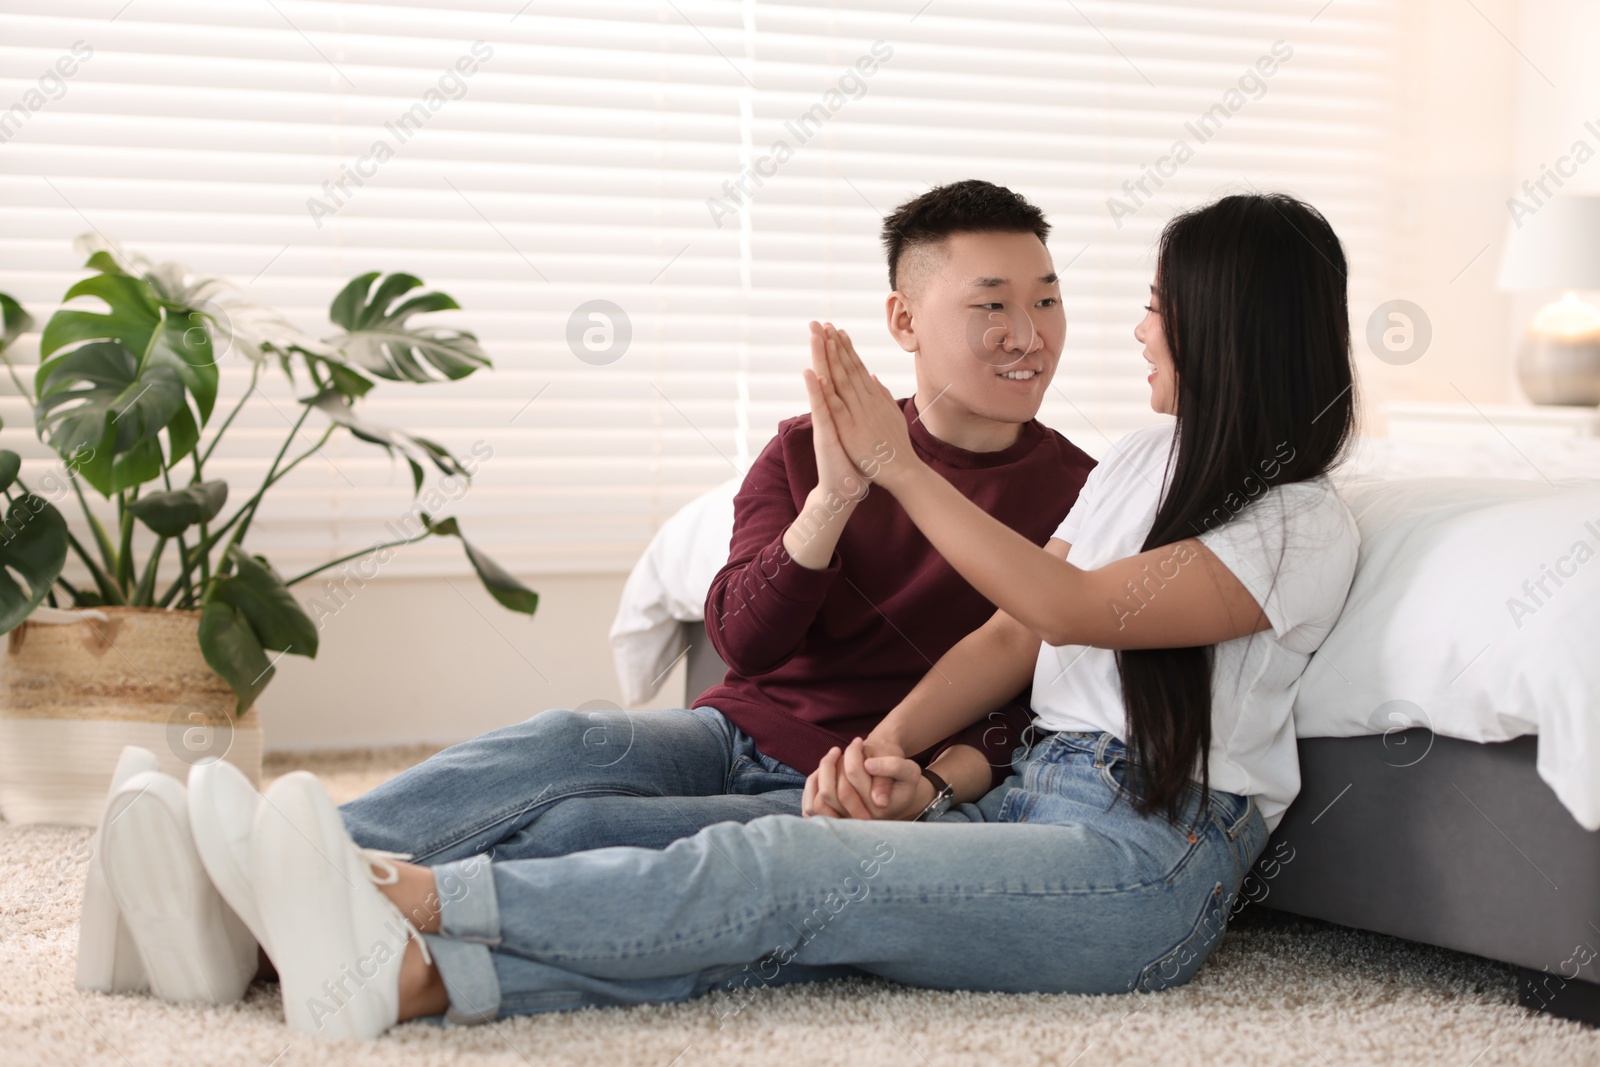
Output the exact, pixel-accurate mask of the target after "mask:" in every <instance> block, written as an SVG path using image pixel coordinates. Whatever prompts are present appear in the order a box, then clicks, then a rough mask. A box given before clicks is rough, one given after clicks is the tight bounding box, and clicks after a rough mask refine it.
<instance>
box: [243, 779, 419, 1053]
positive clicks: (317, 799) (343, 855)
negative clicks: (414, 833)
mask: <svg viewBox="0 0 1600 1067" xmlns="http://www.w3.org/2000/svg"><path fill="white" fill-rule="evenodd" d="M252 839H253V848H252V866H253V869H254V871H255V888H256V901H257V902H258V904H259V906H260V909H261V921H262V923H263V924H264V925H265V929H266V932H267V938H268V941H269V942H270V943H271V945H272V961H273V963H274V964H275V965H276V967H277V968H278V981H279V983H280V986H281V988H282V990H283V1013H284V1016H285V1017H286V1018H287V1020H288V1023H289V1025H290V1027H292V1028H293V1029H295V1030H298V1031H299V1032H301V1033H303V1034H310V1035H312V1036H314V1037H327V1038H367V1039H371V1038H375V1037H377V1036H378V1035H379V1034H381V1033H383V1032H384V1031H385V1030H387V1029H389V1027H391V1026H393V1025H395V1023H396V1022H397V1021H399V1018H400V963H401V960H402V959H403V958H404V956H405V949H406V942H407V941H408V940H409V939H410V938H411V937H413V936H415V937H416V938H417V944H418V945H420V946H422V955H423V958H424V959H425V960H428V962H430V963H431V962H432V956H431V955H430V954H429V953H428V947H427V943H426V942H424V941H423V940H422V937H421V935H420V934H418V933H417V930H416V928H415V927H414V926H412V925H411V923H410V922H408V921H407V920H406V918H405V917H404V916H403V915H401V913H400V910H399V909H398V908H397V907H395V905H394V904H392V903H391V902H390V901H389V898H388V897H386V896H384V895H383V893H382V892H380V891H379V890H378V887H377V885H375V884H374V883H377V884H378V885H388V884H391V883H393V882H394V881H395V880H396V879H397V878H398V877H399V872H398V871H397V870H396V869H395V867H394V865H393V864H392V863H391V862H389V861H390V860H393V859H406V858H409V857H407V856H404V855H401V854H399V853H394V852H384V851H382V850H379V849H364V848H361V847H359V846H358V845H357V844H356V843H355V842H354V841H353V840H351V838H350V835H349V834H348V833H347V832H346V831H345V828H344V820H343V819H342V818H341V817H340V815H339V809H338V808H336V807H335V806H334V803H333V801H332V800H330V799H329V797H328V794H327V792H326V791H325V790H324V789H323V788H322V783H321V782H319V781H318V780H317V778H316V776H315V775H313V774H311V773H309V772H307V771H294V772H292V773H290V774H286V775H284V776H283V777H282V778H279V779H278V780H277V781H276V782H274V783H273V784H272V787H271V788H270V789H268V790H267V795H266V802H265V803H264V804H262V805H261V807H260V809H259V810H258V811H257V813H256V824H255V833H254V834H253V835H252ZM375 870H376V872H378V873H374V871H375Z"/></svg>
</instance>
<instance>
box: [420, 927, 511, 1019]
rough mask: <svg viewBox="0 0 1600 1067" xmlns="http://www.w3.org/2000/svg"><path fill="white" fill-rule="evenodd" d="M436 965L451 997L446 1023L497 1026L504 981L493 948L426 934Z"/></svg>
mask: <svg viewBox="0 0 1600 1067" xmlns="http://www.w3.org/2000/svg"><path fill="white" fill-rule="evenodd" d="M422 936H423V938H424V939H425V940H426V941H427V942H428V951H429V952H431V953H432V954H433V965H434V967H436V968H438V971H439V977H440V979H441V980H443V982H444V989H445V992H446V993H447V994H448V995H449V997H450V1007H449V1009H448V1010H447V1011H446V1012H445V1016H444V1018H445V1022H447V1023H454V1024H456V1025H461V1026H474V1025H477V1024H479V1023H487V1022H493V1021H494V1020H495V1019H496V1018H498V1017H499V1015H500V978H499V976H498V975H496V974H495V970H494V960H493V958H492V957H491V956H490V953H489V946H488V945H482V944H479V943H477V942H475V941H452V940H451V939H450V938H448V937H441V936H440V935H438V934H423V935H422Z"/></svg>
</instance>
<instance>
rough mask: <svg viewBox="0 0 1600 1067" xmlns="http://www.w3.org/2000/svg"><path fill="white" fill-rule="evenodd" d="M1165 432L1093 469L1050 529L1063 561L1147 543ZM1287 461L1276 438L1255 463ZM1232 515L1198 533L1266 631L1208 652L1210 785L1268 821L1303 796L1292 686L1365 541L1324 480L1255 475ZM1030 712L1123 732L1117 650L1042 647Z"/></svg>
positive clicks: (1119, 555)
mask: <svg viewBox="0 0 1600 1067" xmlns="http://www.w3.org/2000/svg"><path fill="white" fill-rule="evenodd" d="M1175 426H1176V423H1167V424H1165V425H1162V426H1156V427H1150V428H1147V429H1142V430H1135V431H1134V432H1133V433H1130V434H1128V435H1127V436H1126V437H1124V438H1123V439H1122V440H1121V441H1119V442H1118V443H1117V444H1116V446H1115V447H1114V448H1113V449H1112V452H1111V454H1110V455H1108V456H1107V457H1106V458H1105V459H1104V460H1102V461H1101V462H1100V463H1099V464H1098V465H1097V466H1096V467H1095V468H1094V470H1093V471H1091V472H1090V474H1089V477H1088V480H1087V481H1086V482H1085V483H1084V485H1083V489H1082V491H1081V492H1080V493H1079V494H1078V500H1077V503H1076V504H1074V505H1073V508H1072V511H1071V512H1069V513H1068V514H1067V517H1066V518H1065V519H1064V520H1062V523H1061V526H1060V528H1059V529H1058V530H1057V531H1056V533H1055V536H1056V537H1058V538H1060V539H1061V540H1063V541H1066V542H1067V543H1069V544H1070V545H1071V546H1072V548H1071V550H1070V551H1069V552H1068V554H1067V560H1068V561H1069V562H1070V563H1072V564H1073V565H1074V566H1077V567H1082V568H1084V569H1086V570H1093V569H1096V568H1098V567H1103V566H1105V565H1106V564H1108V563H1111V562H1113V561H1115V560H1119V559H1124V558H1126V557H1128V556H1134V555H1138V554H1139V553H1140V552H1141V551H1143V545H1144V539H1145V537H1146V535H1148V534H1149V532H1150V526H1151V524H1152V523H1153V522H1154V521H1155V514H1156V505H1157V503H1158V500H1159V497H1160V494H1161V493H1162V492H1163V491H1164V488H1165V486H1166V484H1167V480H1168V477H1169V476H1170V473H1171V472H1170V468H1169V466H1168V462H1169V461H1168V450H1169V448H1170V446H1171V444H1172V437H1173V432H1174V427H1175ZM1287 455H1289V453H1288V451H1287V446H1285V448H1284V449H1282V450H1280V454H1279V457H1263V463H1269V462H1272V461H1273V460H1274V459H1275V458H1285V457H1286V456H1287ZM1172 461H1173V462H1175V461H1176V453H1173V456H1172ZM1258 469H1269V470H1270V468H1258ZM1228 513H1231V514H1232V516H1233V517H1232V518H1231V519H1227V520H1226V521H1221V517H1220V516H1219V521H1218V522H1216V523H1212V524H1208V526H1209V528H1208V529H1206V531H1205V532H1204V533H1202V534H1200V535H1199V539H1200V541H1201V543H1202V544H1204V545H1205V546H1206V547H1207V548H1209V549H1210V550H1211V551H1212V552H1213V553H1215V554H1216V556H1217V558H1218V559H1219V560H1221V561H1222V563H1223V564H1224V565H1225V566H1226V567H1227V568H1228V569H1229V570H1230V571H1232V572H1233V574H1234V576H1235V577H1237V578H1238V579H1239V580H1240V581H1241V582H1242V583H1243V584H1244V586H1245V588H1246V589H1248V590H1249V591H1250V593H1251V595H1253V596H1254V597H1255V599H1256V603H1258V604H1261V605H1263V607H1264V609H1265V612H1266V616H1267V619H1268V621H1269V622H1270V623H1271V628H1270V629H1266V630H1262V631H1261V632H1260V633H1256V634H1251V635H1249V636H1248V637H1238V638H1234V639H1233V640H1231V641H1224V642H1222V643H1220V644H1218V645H1217V646H1216V651H1215V653H1214V656H1213V667H1212V680H1211V693H1212V698H1211V699H1212V713H1211V716H1212V717H1211V737H1212V741H1211V757H1210V775H1211V787H1212V788H1214V789H1220V790H1223V791H1224V792H1228V793H1238V794H1240V795H1252V794H1253V795H1254V796H1255V797H1256V804H1257V806H1258V807H1259V808H1260V809H1261V814H1262V816H1263V817H1264V818H1265V819H1266V823H1267V827H1268V828H1269V829H1272V828H1275V827H1276V826H1277V825H1278V820H1279V818H1280V817H1281V816H1282V815H1283V811H1284V809H1285V808H1287V807H1288V806H1289V802H1290V801H1292V800H1293V799H1294V798H1295V794H1296V793H1298V792H1299V791H1300V762H1299V759H1298V757H1297V753H1296V749H1295V733H1294V722H1293V720H1292V718H1291V716H1290V709H1291V708H1292V706H1293V705H1294V695H1295V688H1296V686H1297V685H1298V684H1299V681H1300V673H1301V671H1302V670H1304V668H1305V665H1306V661H1307V660H1309V659H1310V658H1311V653H1313V652H1315V651H1316V649H1317V646H1318V645H1320V644H1321V643H1322V641H1323V638H1325V637H1327V635H1328V632H1329V631H1330V630H1332V629H1333V624H1334V622H1335V621H1336V620H1337V619H1338V618H1339V612H1340V611H1341V610H1342V609H1343V608H1344V601H1345V596H1346V595H1347V594H1348V593H1349V590H1350V581H1351V578H1352V577H1353V576H1354V574H1355V566H1356V551H1357V549H1358V548H1359V546H1360V543H1361V535H1360V533H1359V531H1358V530H1357V528H1356V523H1355V519H1354V518H1353V517H1352V516H1351V514H1350V509H1349V508H1347V507H1346V506H1345V504H1344V501H1343V500H1342V499H1340V497H1339V494H1338V492H1337V491H1336V490H1335V489H1334V488H1333V485H1332V483H1331V482H1330V481H1329V480H1328V478H1327V477H1326V476H1322V477H1318V478H1313V479H1309V480H1306V481H1301V482H1293V483H1290V484H1287V485H1279V486H1274V487H1272V488H1270V489H1264V486H1263V485H1262V483H1261V482H1259V481H1257V480H1253V479H1252V480H1251V481H1250V482H1249V483H1248V484H1246V485H1241V487H1240V490H1239V492H1238V494H1237V495H1236V496H1235V497H1231V498H1229V501H1228V502H1227V504H1226V511H1225V512H1224V514H1228ZM1280 552H1281V553H1282V564H1281V567H1280V565H1279V554H1280ZM1129 604H1130V605H1132V606H1135V607H1137V606H1138V601H1136V600H1133V599H1131V597H1130V600H1129ZM1033 710H1034V713H1035V715H1037V716H1038V725H1039V727H1040V728H1041V729H1046V730H1094V731H1105V732H1107V733H1110V734H1113V735H1114V736H1116V737H1117V738H1119V739H1121V740H1124V741H1125V740H1127V711H1126V708H1125V707H1124V705H1123V702H1122V683H1121V680H1120V678H1119V677H1118V675H1117V663H1116V653H1115V652H1113V651H1111V650H1110V649H1104V648H1091V647H1088V646H1085V645H1062V646H1059V647H1058V646H1055V645H1048V644H1046V645H1043V646H1041V647H1040V649H1039V662H1038V664H1037V666H1036V667H1035V668H1034V675H1033Z"/></svg>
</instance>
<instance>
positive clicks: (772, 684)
mask: <svg viewBox="0 0 1600 1067" xmlns="http://www.w3.org/2000/svg"><path fill="white" fill-rule="evenodd" d="M900 407H901V410H902V411H903V412H904V413H905V417H906V422H907V424H908V426H909V428H910V433H911V443H912V447H913V448H915V450H916V453H917V455H918V456H920V457H921V458H922V459H923V461H924V462H926V463H927V464H928V465H929V466H931V467H932V468H933V469H934V470H936V471H938V472H939V474H940V475H942V476H943V477H944V478H945V479H947V480H948V481H949V482H950V483H951V484H952V485H954V486H955V487H956V488H957V489H959V490H960V491H961V494H962V495H963V496H965V497H966V498H967V499H968V500H971V501H972V502H973V503H975V504H977V505H978V506H979V507H981V508H983V510H985V511H987V512H988V513H989V514H991V515H993V516H994V517H995V518H997V519H999V520H1000V521H1001V522H1003V523H1005V524H1006V525H1007V526H1009V527H1011V528H1012V529H1013V530H1016V531H1017V532H1018V533H1020V534H1022V535H1023V536H1024V537H1026V538H1028V540H1030V541H1032V542H1033V543H1034V544H1036V545H1040V546H1043V545H1044V543H1045V542H1046V541H1048V540H1049V539H1050V536H1051V535H1052V534H1054V533H1055V531H1056V528H1057V527H1058V526H1060V525H1061V520H1062V519H1064V518H1065V517H1066V515H1067V512H1068V511H1070V510H1071V508H1072V505H1073V502H1074V501H1076V500H1077V499H1078V490H1079V489H1081V488H1082V487H1083V482H1084V479H1085V478H1087V477H1088V476H1089V471H1090V470H1091V469H1093V467H1094V465H1095V461H1094V460H1093V459H1092V458H1091V457H1090V456H1088V455H1087V454H1086V453H1085V452H1083V450H1081V449H1079V448H1078V447H1077V446H1076V445H1074V444H1072V443H1071V442H1070V441H1068V440H1067V439H1066V438H1065V437H1062V436H1061V435H1060V434H1059V433H1056V432H1055V431H1054V430H1052V429H1050V428H1048V427H1046V426H1044V425H1042V424H1041V423H1040V422H1039V421H1038V420H1037V419H1033V420H1030V421H1028V422H1027V423H1025V424H1024V425H1023V426H1022V428H1021V433H1020V434H1019V436H1018V437H1017V441H1016V443H1015V444H1013V445H1011V446H1010V447H1009V448H1005V449H1002V450H1000V451H998V452H968V451H967V450H966V449H963V448H957V447H956V446H954V445H951V444H947V443H946V442H944V441H941V440H939V439H938V438H936V437H934V436H933V435H932V434H930V433H929V432H928V431H927V429H926V428H925V427H924V426H923V424H922V422H921V420H920V419H918V418H917V408H916V403H915V400H914V398H909V397H908V398H907V399H905V400H902V401H900ZM816 484H817V463H816V454H815V452H814V451H813V450H812V443H811V416H810V415H809V414H806V415H801V416H799V417H797V418H793V419H788V420H786V421H785V422H783V423H781V424H780V425H779V426H778V433H777V436H775V437H774V438H773V439H772V441H771V442H770V443H769V444H768V445H767V447H766V448H765V449H763V450H762V452H761V455H760V456H759V457H758V458H757V459H756V461H755V463H754V464H753V465H752V466H751V468H750V473H749V474H748V475H746V476H745V480H744V485H743V486H741V487H740V489H739V493H738V495H737V496H736V497H735V498H734V502H733V516H734V518H733V539H732V542H731V544H730V546H729V551H728V562H727V564H726V565H725V566H724V567H723V568H722V570H720V571H718V572H717V576H716V578H715V580H713V581H712V583H711V591H710V593H708V594H707V596H706V612H705V617H706V630H707V632H708V633H709V635H710V638H711V643H712V645H714V646H715V647H716V649H717V651H718V652H719V653H720V654H721V655H722V659H723V661H724V662H726V663H727V664H728V667H729V670H728V673H727V675H726V676H725V677H724V678H723V680H722V683H721V684H720V685H715V686H712V687H711V688H710V689H708V690H706V691H705V692H704V693H701V694H700V696H699V698H698V699H696V700H695V701H694V706H695V707H703V706H710V707H713V708H715V709H716V710H718V711H720V712H722V713H723V714H724V715H726V716H727V717H728V718H729V719H730V720H731V721H732V722H733V723H734V724H735V725H736V726H738V727H739V729H741V730H743V731H744V732H745V733H746V734H748V735H750V737H752V738H753V739H754V740H755V742H756V745H757V746H758V747H759V748H760V749H761V751H762V752H764V753H766V754H767V755H769V756H771V757H773V758H775V759H778V760H782V761H783V762H784V763H787V764H788V765H789V766H791V767H794V768H795V769H796V770H799V771H802V772H804V773H806V774H809V773H811V772H812V771H814V770H815V769H816V767H817V764H818V763H819V762H821V760H822V757H823V755H824V754H826V753H827V751H828V749H830V748H832V747H833V746H834V745H839V746H841V747H843V746H845V745H848V744H849V743H850V740H851V739H852V738H854V737H857V736H862V737H864V736H866V734H867V733H869V732H870V731H871V730H872V728H873V727H874V726H876V725H877V724H878V723H879V722H880V721H881V720H882V719H883V717H884V715H886V714H888V712H889V710H890V709H891V708H893V707H894V706H895V705H896V704H897V703H899V702H900V700H901V699H902V698H903V697H904V696H905V695H906V694H907V693H908V692H910V691H911V688H912V686H914V685H916V683H917V682H918V681H919V680H920V679H921V678H922V676H923V675H924V674H926V673H927V672H928V671H929V670H930V669H931V668H932V667H933V664H934V662H935V661H936V660H938V659H939V657H940V656H942V655H944V654H945V653H946V652H947V651H949V650H950V648H951V647H952V646H953V645H955V643H956V642H958V641H960V640H961V639H962V638H963V637H965V636H967V634H969V633H971V632H972V631H973V630H975V629H977V628H978V627H979V626H981V625H983V623H985V622H987V621H988V619H989V617H990V616H992V615H993V614H994V611H995V608H994V605H993V604H991V603H989V601H988V600H987V599H985V598H984V597H983V596H982V595H981V594H980V593H979V592H978V591H977V590H976V589H974V588H972V586H971V585H969V584H967V580H966V579H965V578H963V577H961V575H959V574H957V573H956V572H955V570H954V569H953V568H952V567H951V566H950V564H948V563H946V562H945V560H944V557H943V556H941V555H939V553H938V552H937V551H936V550H935V549H934V547H933V546H932V545H931V544H929V543H928V539H927V538H925V537H924V536H923V535H922V533H921V532H920V531H919V530H918V529H917V528H916V526H915V525H914V524H913V523H912V522H911V519H910V517H909V516H907V515H906V513H905V510H904V509H903V508H901V506H900V504H899V502H897V501H896V500H895V499H894V497H893V496H891V495H890V494H889V493H888V492H886V491H885V490H883V489H881V488H877V487H874V488H872V489H871V490H869V492H868V493H867V495H866V497H865V498H864V499H863V500H862V501H861V503H860V504H858V505H857V506H856V510H855V513H854V514H853V515H851V517H850V521H849V522H848V523H847V524H846V525H845V528H844V533H843V535H842V536H841V537H840V538H839V544H838V547H837V548H836V549H835V551H834V554H833V558H832V559H830V560H829V561H828V566H827V567H826V568H825V569H823V570H810V569H808V568H806V567H803V566H801V565H800V564H798V563H796V562H795V561H794V560H793V559H791V558H790V556H789V553H788V551H787V550H786V549H785V548H784V547H783V534H784V531H785V530H786V529H788V527H789V525H790V524H791V523H792V522H794V520H795V518H796V517H797V516H798V515H799V513H800V508H801V507H803V506H804V505H805V501H806V496H807V494H808V493H810V492H811V490H812V489H813V488H814V487H815V486H816ZM1031 719H1032V715H1031V712H1030V711H1029V710H1028V705H1027V692H1026V691H1024V693H1022V694H1021V695H1020V699H1017V700H1013V701H1012V702H1011V704H1009V705H1008V706H1007V707H1006V708H1004V709H1002V710H1001V711H1000V712H998V713H996V714H994V715H991V716H989V717H987V718H985V719H982V720H979V721H978V722H977V723H974V724H973V725H972V726H969V727H968V728H967V729H966V730H964V731H962V732H961V733H960V734H957V735H956V736H955V737H952V738H950V739H948V740H946V741H944V742H941V743H940V744H939V745H936V746H935V747H933V748H930V749H928V750H927V752H925V753H918V754H916V755H918V756H919V757H923V758H922V759H920V760H919V761H920V762H926V760H929V759H932V758H933V757H934V756H937V755H938V754H939V752H941V751H943V750H944V749H945V748H946V747H948V746H949V745H951V744H956V743H961V744H968V745H971V746H973V747H974V748H977V749H980V750H982V751H983V752H984V753H985V755H986V756H988V759H989V764H990V766H991V767H992V768H993V782H994V784H995V785H998V784H1000V783H1001V782H1002V781H1004V780H1005V778H1006V776H1007V775H1008V774H1009V773H1010V762H1011V750H1012V749H1013V748H1014V747H1015V746H1016V745H1017V744H1019V743H1021V741H1022V740H1023V738H1022V731H1023V729H1024V728H1025V727H1026V726H1027V724H1028V723H1029V722H1030V721H1031Z"/></svg>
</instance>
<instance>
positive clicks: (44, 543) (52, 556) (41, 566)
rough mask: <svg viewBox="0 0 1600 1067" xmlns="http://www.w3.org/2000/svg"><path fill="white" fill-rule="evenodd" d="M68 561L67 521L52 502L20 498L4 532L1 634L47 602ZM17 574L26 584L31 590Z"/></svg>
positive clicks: (0, 570) (0, 535)
mask: <svg viewBox="0 0 1600 1067" xmlns="http://www.w3.org/2000/svg"><path fill="white" fill-rule="evenodd" d="M6 454H7V455H13V454H14V453H6ZM66 562H67V520H66V519H63V518H62V517H61V513H60V512H59V511H57V510H56V509H55V505H53V504H51V503H50V502H49V501H48V500H44V499H42V498H40V497H37V496H33V495H32V494H29V493H25V494H23V495H22V496H19V497H18V498H17V499H16V500H15V501H14V502H13V503H12V505H11V510H10V511H8V512H7V513H6V521H5V528H4V530H3V531H0V633H4V632H6V631H9V630H11V629H12V628H13V627H15V626H16V625H17V624H18V623H19V622H21V621H22V620H23V619H26V618H27V617H28V615H29V614H30V613H32V611H33V609H34V608H36V607H38V606H39V605H40V604H42V603H43V602H44V598H45V595H46V594H47V593H49V592H50V586H51V584H52V583H53V582H54V581H55V580H56V579H57V578H59V577H60V576H61V568H62V566H63V565H64V564H65V563H66ZM13 575H15V576H17V577H20V578H21V579H22V580H23V581H24V582H26V583H27V588H26V589H24V588H23V587H22V586H21V585H19V584H18V583H17V579H16V577H13Z"/></svg>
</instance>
